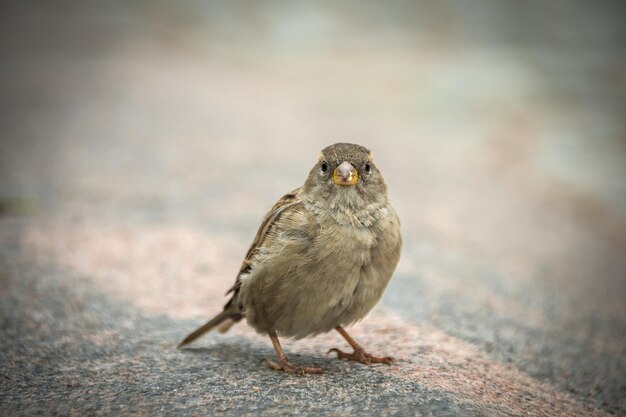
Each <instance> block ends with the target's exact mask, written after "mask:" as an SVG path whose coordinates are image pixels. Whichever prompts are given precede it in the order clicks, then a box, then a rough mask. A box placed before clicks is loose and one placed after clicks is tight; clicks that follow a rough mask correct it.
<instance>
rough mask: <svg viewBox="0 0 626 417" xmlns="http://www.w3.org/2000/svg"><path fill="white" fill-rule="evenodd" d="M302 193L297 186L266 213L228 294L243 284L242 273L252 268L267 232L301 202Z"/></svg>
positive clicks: (300, 188)
mask: <svg viewBox="0 0 626 417" xmlns="http://www.w3.org/2000/svg"><path fill="white" fill-rule="evenodd" d="M301 194H302V187H299V188H296V189H295V190H293V191H292V192H290V193H287V194H285V195H284V196H282V197H281V198H280V199H279V200H278V201H277V202H276V204H274V207H272V209H271V210H270V211H269V212H268V213H267V214H266V215H265V218H264V219H263V222H262V223H261V227H259V230H258V232H257V233H256V236H255V237H254V240H253V241H252V245H250V249H248V253H247V254H246V257H245V258H244V260H243V262H242V264H241V268H240V269H239V273H238V274H237V280H236V281H235V285H233V287H232V288H231V289H230V290H228V292H227V293H226V294H230V293H231V292H237V290H239V287H240V286H241V279H240V277H241V275H242V274H245V273H246V272H248V271H249V270H250V268H251V262H252V258H253V257H254V255H255V254H256V251H257V250H258V248H259V247H261V245H262V244H263V242H264V240H265V237H266V236H267V233H268V232H269V230H270V229H271V228H272V225H273V224H274V223H275V222H276V220H278V218H279V217H280V215H281V214H282V213H283V212H284V211H285V210H287V209H288V208H289V207H292V206H294V205H296V204H298V203H300V195H301Z"/></svg>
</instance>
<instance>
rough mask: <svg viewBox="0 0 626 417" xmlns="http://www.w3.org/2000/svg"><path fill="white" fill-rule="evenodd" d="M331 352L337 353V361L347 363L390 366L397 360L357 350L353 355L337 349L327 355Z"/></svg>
mask: <svg viewBox="0 0 626 417" xmlns="http://www.w3.org/2000/svg"><path fill="white" fill-rule="evenodd" d="M330 352H336V353H337V359H342V360H347V361H357V362H360V363H362V364H364V365H371V364H373V363H386V364H388V365H391V364H392V363H394V362H395V359H394V358H392V357H390V356H385V357H380V356H374V355H370V354H369V353H367V352H366V351H365V350H363V349H355V350H354V352H352V353H346V352H343V351H341V350H339V349H337V348H332V349H331V350H329V351H328V353H327V354H329V353H330Z"/></svg>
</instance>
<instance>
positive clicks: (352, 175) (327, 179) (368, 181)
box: [304, 143, 387, 209]
mask: <svg viewBox="0 0 626 417" xmlns="http://www.w3.org/2000/svg"><path fill="white" fill-rule="evenodd" d="M304 189H305V191H306V193H307V194H308V195H309V196H311V197H312V198H314V199H315V200H317V201H320V202H321V201H324V200H325V201H328V202H329V204H330V205H331V206H333V205H339V206H342V207H344V208H350V209H359V208H363V207H365V205H367V204H371V203H375V202H385V201H386V200H387V187H386V185H385V181H384V180H383V177H382V175H381V173H380V171H379V170H378V168H377V167H376V164H374V160H373V159H372V153H371V152H370V150H369V149H367V148H366V147H364V146H361V145H356V144H353V143H335V144H334V145H330V146H327V147H326V148H324V149H322V152H321V154H320V157H319V159H318V161H317V164H315V166H314V167H313V169H312V170H311V172H310V173H309V177H308V178H307V180H306V183H305V185H304Z"/></svg>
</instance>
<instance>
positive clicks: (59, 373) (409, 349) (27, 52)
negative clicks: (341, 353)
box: [0, 1, 626, 416]
mask: <svg viewBox="0 0 626 417" xmlns="http://www.w3.org/2000/svg"><path fill="white" fill-rule="evenodd" d="M260 4H261V3H258V4H257V3H256V2H251V3H250V4H246V3H232V2H226V3H224V4H221V5H219V4H214V5H210V6H209V5H205V4H203V2H189V3H186V4H182V3H181V4H180V5H179V6H177V8H175V9H172V6H171V3H170V2H162V3H156V2H145V3H144V2H131V3H129V2H99V3H94V4H91V5H89V4H88V3H86V2H82V3H80V4H72V3H71V2H67V3H60V4H56V5H54V6H52V5H48V4H47V3H46V2H32V3H29V2H19V3H16V4H13V5H11V4H9V3H7V2H4V3H3V5H2V9H3V10H2V12H1V13H0V21H1V22H0V32H1V33H0V48H1V55H0V60H1V67H0V71H1V72H2V77H1V78H0V91H1V94H0V135H1V136H0V139H1V142H0V214H1V217H0V314H1V316H0V317H1V332H2V333H1V336H2V337H1V339H0V359H1V375H0V378H2V383H1V384H0V412H1V414H3V415H11V416H17V415H57V414H58V415H127V414H136V415H159V414H168V415H198V416H200V415H214V414H215V413H217V412H218V411H225V412H227V413H228V414H230V415H238V416H244V415H276V414H279V413H280V414H285V415H305V414H311V415H323V416H324V415H327V416H348V415H367V414H375V415H437V416H442V415H443V416H445V415H450V416H464V415H467V416H474V415H568V416H588V415H608V414H618V415H624V414H625V413H626V401H625V398H626V378H625V375H626V303H625V302H624V298H625V296H626V256H625V255H626V123H625V122H624V120H626V114H625V112H624V109H626V99H625V97H626V70H625V68H626V67H625V65H626V60H625V59H624V50H623V45H624V44H625V43H626V28H625V27H624V25H623V22H624V13H623V11H622V10H621V8H620V3H619V2H615V3H610V2H599V3H598V2H593V3H587V4H585V3H580V4H576V3H572V2H566V3H565V2H564V3H560V2H556V3H555V2H550V4H549V5H540V4H537V3H533V4H532V5H525V4H524V3H520V2H512V1H511V2H501V1H497V2H495V1H494V2H480V3H471V5H470V3H467V5H466V4H465V3H463V4H452V3H448V2H433V3H432V4H429V5H412V3H410V2H408V3H402V4H400V3H398V4H396V5H395V6H394V7H391V6H387V8H383V6H375V5H369V6H368V5H366V4H365V3H362V2H358V3H345V2H340V4H339V5H332V4H331V3H330V2H329V3H316V5H315V6H313V5H309V6H306V5H301V6H295V5H293V4H290V3H286V2H285V3H282V2H272V3H265V2H264V3H263V6H261V5H260ZM381 4H383V3H381ZM338 140H350V141H355V142H359V143H362V144H365V145H367V146H369V147H370V148H371V149H373V151H374V154H375V156H376V159H377V162H378V165H379V166H380V168H381V170H382V171H383V173H384V174H385V177H386V179H387V183H388V184H389V187H390V190H391V199H392V201H393V203H394V205H395V206H396V208H397V211H398V212H399V214H400V217H401V219H402V222H403V233H404V240H405V247H404V251H403V255H402V260H401V263H400V265H399V267H398V270H397V273H396V275H395V277H394V279H393V280H392V282H391V284H390V286H389V288H388V290H387V292H386V293H385V296H384V299H383V300H382V302H381V303H380V304H379V306H378V307H377V308H376V309H375V310H374V311H373V312H372V313H371V314H370V315H369V316H368V317H367V318H366V319H365V320H364V321H363V322H362V323H360V324H359V325H357V326H355V327H354V328H353V329H352V333H353V335H354V337H355V338H357V339H358V340H359V341H360V342H361V343H362V344H363V345H365V346H366V347H367V348H368V349H369V350H370V351H371V352H373V353H381V354H382V353H384V354H389V355H393V356H395V357H397V358H398V362H397V364H396V365H393V366H372V367H365V366H362V365H359V364H353V363H346V362H341V361H337V360H335V359H332V358H329V357H326V356H325V352H326V351H327V350H328V349H329V348H331V347H333V346H339V347H344V346H345V345H344V343H343V342H342V341H341V340H340V338H339V337H338V336H337V335H334V334H330V335H323V336H320V337H317V338H314V339H309V340H304V341H299V342H293V341H288V340H286V341H283V346H284V347H285V349H286V351H287V353H288V355H289V356H290V358H291V359H292V360H293V361H294V362H297V363H302V364H305V363H315V364H319V365H321V366H323V367H324V368H325V369H326V371H327V372H326V373H325V374H324V375H322V376H309V377H291V376H287V375H283V374H281V373H277V372H275V371H271V370H269V369H266V368H265V367H264V366H263V363H262V361H263V360H264V359H265V358H272V357H273V350H272V348H271V344H270V341H269V340H268V339H266V338H264V337H261V336H259V335H256V334H255V333H254V332H253V331H251V330H250V329H249V328H247V327H246V326H245V325H239V326H237V327H235V328H233V330H232V331H231V332H230V333H228V334H226V335H219V334H210V335H208V336H206V337H205V338H203V339H201V340H200V341H198V342H197V343H195V344H194V345H192V347H191V348H189V349H186V350H177V349H176V344H177V343H178V342H179V341H180V340H181V338H182V337H183V336H184V335H185V334H187V333H188V332H189V331H190V330H192V329H194V328H195V327H196V326H197V325H199V324H200V323H202V322H203V321H204V320H205V319H207V318H208V317H209V316H210V315H211V314H214V313H216V312H217V311H218V310H219V308H220V306H221V305H222V304H223V303H224V302H225V298H224V297H223V293H224V292H225V291H226V290H227V289H228V288H229V287H230V285H231V284H232V281H233V279H234V273H235V271H236V270H237V268H238V267H239V264H240V261H241V258H242V257H243V255H244V254H245V251H246V250H247V246H248V245H249V243H250V241H251V239H252V237H253V235H254V233H255V231H256V227H257V226H258V223H259V221H260V219H261V218H262V216H263V214H264V212H265V211H266V210H267V209H268V208H269V207H271V205H272V204H273V202H274V201H275V200H276V199H277V198H278V197H280V195H281V194H282V193H284V192H286V191H288V190H290V189H292V188H294V187H296V186H298V185H300V184H301V183H302V182H303V180H304V178H305V176H306V175H307V173H308V170H309V169H310V166H311V165H312V163H314V162H315V160H316V158H317V155H318V152H319V150H320V149H321V148H322V147H324V146H325V145H328V144H330V143H333V142H335V141H338Z"/></svg>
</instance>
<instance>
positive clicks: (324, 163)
mask: <svg viewBox="0 0 626 417" xmlns="http://www.w3.org/2000/svg"><path fill="white" fill-rule="evenodd" d="M321 168H322V172H326V171H328V162H326V161H322V166H321Z"/></svg>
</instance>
